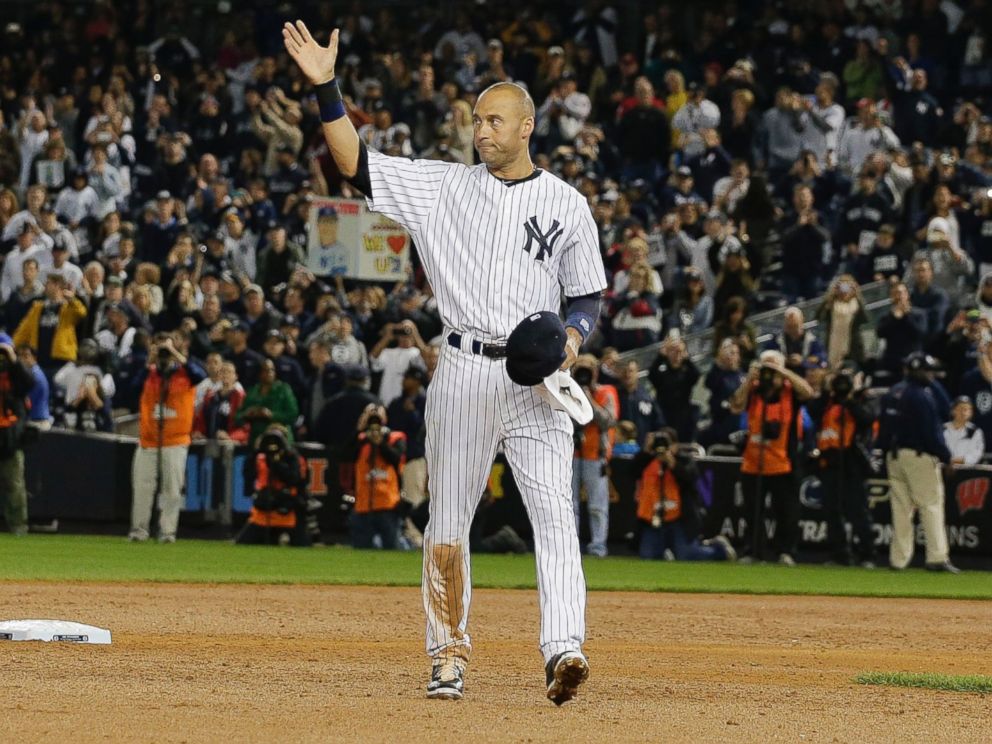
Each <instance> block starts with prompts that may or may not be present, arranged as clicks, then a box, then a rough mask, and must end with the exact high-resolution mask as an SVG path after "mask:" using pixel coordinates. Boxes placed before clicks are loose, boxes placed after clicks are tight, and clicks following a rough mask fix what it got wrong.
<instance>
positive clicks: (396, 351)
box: [369, 320, 426, 406]
mask: <svg viewBox="0 0 992 744" xmlns="http://www.w3.org/2000/svg"><path fill="white" fill-rule="evenodd" d="M394 342H395V344H396V346H389V344H390V343H394ZM425 346H426V344H425V343H424V340H423V339H422V338H421V337H420V331H418V330H417V326H416V324H414V322H413V321H412V320H404V321H402V322H401V323H387V324H386V325H385V326H383V328H382V335H381V336H380V338H379V341H378V343H376V345H375V346H374V347H372V351H370V352H369V360H370V361H371V363H372V370H373V371H375V372H381V373H382V379H381V382H380V383H379V398H380V399H381V400H382V402H383V404H384V405H387V406H388V405H389V404H390V403H392V402H393V399H394V398H396V397H397V396H399V395H400V393H401V391H402V389H403V375H404V374H405V373H406V371H407V369H408V368H409V367H410V366H411V365H414V366H418V367H421V368H423V366H424V359H423V356H422V355H421V351H422V349H423V348H424V347H425Z"/></svg>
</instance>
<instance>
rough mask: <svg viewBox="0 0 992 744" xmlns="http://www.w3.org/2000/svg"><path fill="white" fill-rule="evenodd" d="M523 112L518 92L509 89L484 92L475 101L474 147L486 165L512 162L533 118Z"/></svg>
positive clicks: (516, 156)
mask: <svg viewBox="0 0 992 744" xmlns="http://www.w3.org/2000/svg"><path fill="white" fill-rule="evenodd" d="M525 111H526V109H525V107H524V105H523V104H522V102H521V100H520V95H519V94H518V93H515V92H514V91H512V90H510V89H501V88H496V89H494V90H490V91H487V92H486V93H485V94H484V95H483V96H482V97H481V98H480V99H479V100H478V102H477V103H476V105H475V112H474V113H473V115H472V122H473V124H474V127H475V149H476V150H478V151H479V159H480V160H482V162H484V163H485V164H486V165H488V166H489V167H490V168H499V167H501V166H503V165H506V164H508V163H512V162H513V161H514V160H516V159H517V158H518V157H519V155H520V153H521V151H522V150H524V149H526V147H527V141H528V139H529V138H530V133H531V132H532V131H533V129H534V118H533V117H532V116H527V115H526V114H525Z"/></svg>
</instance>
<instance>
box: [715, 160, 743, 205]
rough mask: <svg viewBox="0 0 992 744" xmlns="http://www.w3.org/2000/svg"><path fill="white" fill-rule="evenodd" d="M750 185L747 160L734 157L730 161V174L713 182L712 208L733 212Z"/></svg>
mask: <svg viewBox="0 0 992 744" xmlns="http://www.w3.org/2000/svg"><path fill="white" fill-rule="evenodd" d="M750 185H751V168H750V167H749V166H748V163H747V160H744V159H742V158H735V159H734V160H732V161H730V174H729V175H726V176H724V177H723V178H720V179H719V180H717V181H716V183H715V184H713V199H712V201H713V208H714V209H715V210H717V211H719V212H723V213H724V214H728V213H730V212H733V211H734V209H735V207H736V206H737V202H738V201H740V200H741V198H742V197H743V196H744V195H745V194H746V193H747V191H748V188H749V187H750Z"/></svg>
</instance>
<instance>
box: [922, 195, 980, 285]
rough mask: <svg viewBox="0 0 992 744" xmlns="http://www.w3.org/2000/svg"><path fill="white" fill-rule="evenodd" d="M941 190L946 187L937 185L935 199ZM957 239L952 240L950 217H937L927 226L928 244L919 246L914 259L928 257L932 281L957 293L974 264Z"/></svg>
mask: <svg viewBox="0 0 992 744" xmlns="http://www.w3.org/2000/svg"><path fill="white" fill-rule="evenodd" d="M941 192H946V189H944V188H938V189H937V191H936V192H935V194H934V200H935V201H938V200H939V199H940V196H939V194H940V193H941ZM954 242H956V241H954ZM954 242H952V240H951V236H950V227H949V223H948V221H947V220H946V219H945V218H942V217H935V218H933V219H932V220H930V224H929V225H927V228H926V247H924V248H922V249H920V250H918V251H917V252H916V253H915V254H914V255H913V259H914V263H915V261H916V259H920V258H923V259H926V260H927V261H929V263H930V269H931V275H932V276H931V278H932V281H933V283H934V284H935V285H936V286H937V287H939V288H940V289H942V290H944V291H945V292H947V293H948V294H949V295H951V296H954V297H956V296H957V295H958V293H959V292H960V291H961V285H962V280H963V279H964V278H965V277H968V276H971V275H972V274H973V273H974V270H975V264H974V262H973V261H972V260H971V257H970V256H968V254H967V253H965V252H964V251H962V250H961V249H960V248H958V247H957V246H956V245H954Z"/></svg>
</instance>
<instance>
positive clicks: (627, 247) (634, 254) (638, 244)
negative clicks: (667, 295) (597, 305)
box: [613, 235, 663, 295]
mask: <svg viewBox="0 0 992 744" xmlns="http://www.w3.org/2000/svg"><path fill="white" fill-rule="evenodd" d="M649 251H650V248H649V247H648V243H647V241H646V240H645V239H644V238H642V237H641V236H639V235H632V236H631V237H630V238H628V239H627V241H626V242H625V243H624V245H623V253H622V266H623V268H622V269H620V270H619V271H617V272H616V273H615V274H614V275H613V292H614V294H618V295H622V294H623V293H624V292H626V291H627V287H628V285H629V284H630V269H631V268H632V267H633V266H634V265H635V264H638V263H647V261H648V252H649ZM648 289H649V290H650V291H651V292H653V293H654V294H657V295H660V294H661V293H662V289H663V287H662V283H661V275H660V274H658V272H657V271H655V270H654V269H651V278H650V281H649V282H648Z"/></svg>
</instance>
